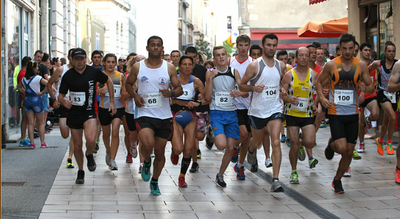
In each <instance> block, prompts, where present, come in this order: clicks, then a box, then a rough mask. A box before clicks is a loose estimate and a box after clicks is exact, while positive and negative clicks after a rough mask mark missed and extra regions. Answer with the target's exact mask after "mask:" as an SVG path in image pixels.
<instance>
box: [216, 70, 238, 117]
mask: <svg viewBox="0 0 400 219" xmlns="http://www.w3.org/2000/svg"><path fill="white" fill-rule="evenodd" d="M234 72H235V69H233V68H231V67H229V66H228V67H227V69H226V70H225V71H224V72H221V71H220V70H218V75H217V76H215V77H214V78H213V80H212V83H213V84H212V94H211V104H210V110H220V111H235V104H234V97H233V96H232V95H231V90H234V89H235V85H236V80H235V73H234Z"/></svg>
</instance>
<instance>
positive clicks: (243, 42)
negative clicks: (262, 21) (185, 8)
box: [229, 35, 253, 180]
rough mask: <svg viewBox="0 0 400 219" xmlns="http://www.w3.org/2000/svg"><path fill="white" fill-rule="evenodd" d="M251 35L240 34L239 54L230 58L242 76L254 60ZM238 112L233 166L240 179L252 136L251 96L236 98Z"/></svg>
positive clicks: (238, 38) (238, 39)
mask: <svg viewBox="0 0 400 219" xmlns="http://www.w3.org/2000/svg"><path fill="white" fill-rule="evenodd" d="M250 42H251V40H250V37H249V36H247V35H240V36H238V37H237V38H236V47H237V51H238V53H239V54H238V55H237V56H235V57H233V58H231V59H230V65H229V66H230V67H232V68H234V69H236V70H237V71H238V72H239V75H240V78H242V77H243V75H244V73H245V72H246V68H247V66H248V65H249V64H250V63H251V62H252V61H253V58H252V57H250V56H249V55H248V54H249V48H250ZM234 102H235V107H236V114H237V117H238V120H239V129H240V140H239V141H236V142H235V147H234V148H233V155H232V159H231V161H232V162H233V163H235V166H234V167H233V168H234V170H235V172H236V173H237V175H236V178H237V179H239V180H244V179H246V176H245V174H244V170H245V168H244V160H245V159H246V155H247V151H248V148H249V142H250V138H251V128H250V119H249V116H248V109H249V105H250V96H248V97H245V98H244V97H236V98H235V101H234ZM239 145H240V158H239V162H238V153H239Z"/></svg>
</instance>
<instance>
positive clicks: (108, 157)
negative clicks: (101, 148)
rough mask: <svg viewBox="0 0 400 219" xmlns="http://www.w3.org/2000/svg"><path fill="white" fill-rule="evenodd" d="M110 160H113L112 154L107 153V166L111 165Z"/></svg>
mask: <svg viewBox="0 0 400 219" xmlns="http://www.w3.org/2000/svg"><path fill="white" fill-rule="evenodd" d="M110 160H111V154H110V153H106V164H107V166H110Z"/></svg>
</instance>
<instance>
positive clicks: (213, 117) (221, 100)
mask: <svg viewBox="0 0 400 219" xmlns="http://www.w3.org/2000/svg"><path fill="white" fill-rule="evenodd" d="M213 55H214V60H215V64H216V65H215V66H216V68H214V69H213V70H212V71H207V83H206V91H205V95H204V96H205V99H206V100H207V101H211V104H210V121H211V126H212V129H213V132H214V135H215V146H216V147H217V148H218V150H225V153H224V156H223V158H222V161H221V166H220V168H219V172H218V173H217V176H216V180H215V182H216V183H217V185H219V186H221V187H226V182H225V181H224V175H223V174H224V173H225V170H226V168H227V167H228V165H229V162H230V161H231V158H232V153H233V147H234V144H235V140H238V139H240V131H239V125H238V118H237V114H236V111H235V105H234V102H233V99H234V97H239V96H242V97H247V96H248V95H249V94H248V93H247V92H240V91H238V90H236V89H235V86H236V84H240V75H239V72H238V71H237V70H236V69H233V68H231V67H229V66H228V55H227V54H226V49H225V47H223V46H216V47H214V49H213Z"/></svg>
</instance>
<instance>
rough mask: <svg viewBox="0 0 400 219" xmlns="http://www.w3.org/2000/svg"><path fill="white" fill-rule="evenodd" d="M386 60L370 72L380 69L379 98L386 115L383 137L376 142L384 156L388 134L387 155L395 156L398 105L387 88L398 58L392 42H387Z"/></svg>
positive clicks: (378, 63) (372, 67) (393, 95)
mask: <svg viewBox="0 0 400 219" xmlns="http://www.w3.org/2000/svg"><path fill="white" fill-rule="evenodd" d="M384 53H385V58H384V59H382V60H378V61H375V62H374V63H373V64H372V66H371V67H370V70H373V69H379V72H378V89H379V90H378V93H377V98H378V102H379V105H380V106H381V107H382V109H383V112H384V115H383V123H382V127H381V136H380V137H378V138H376V139H375V142H376V144H377V146H378V153H379V155H383V154H384V153H385V149H384V146H383V139H384V138H385V135H386V132H387V135H388V140H387V143H386V153H387V154H388V155H394V150H393V142H392V137H393V132H394V129H395V124H396V114H395V111H396V109H397V104H396V101H397V99H396V93H392V92H388V90H387V86H388V84H389V79H390V77H391V76H392V69H393V66H394V63H396V62H397V60H396V59H394V57H395V56H396V46H395V45H394V43H392V42H391V41H387V42H386V43H385V51H384Z"/></svg>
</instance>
